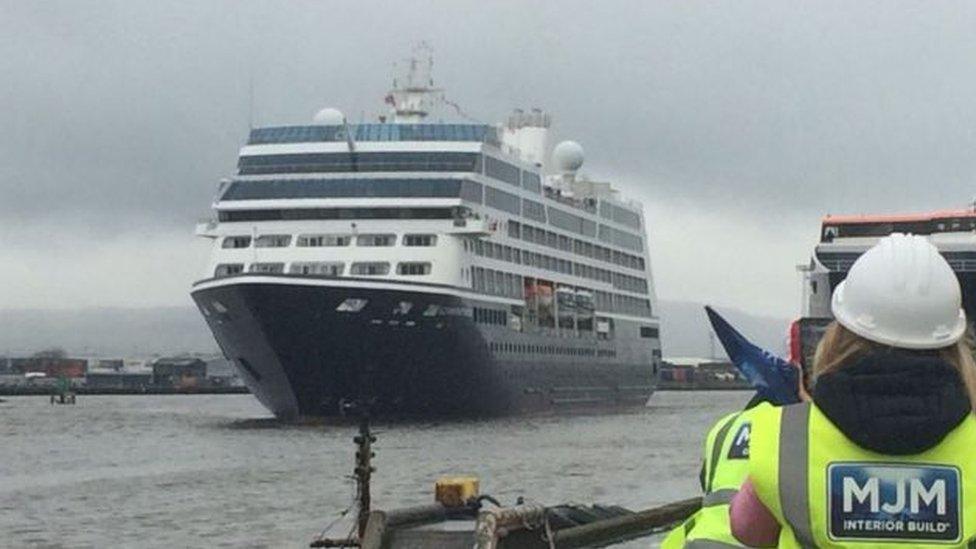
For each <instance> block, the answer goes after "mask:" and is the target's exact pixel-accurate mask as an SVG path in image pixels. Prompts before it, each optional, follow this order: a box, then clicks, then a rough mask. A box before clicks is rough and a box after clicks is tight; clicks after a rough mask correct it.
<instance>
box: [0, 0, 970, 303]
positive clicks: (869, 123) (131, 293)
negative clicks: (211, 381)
mask: <svg viewBox="0 0 976 549" xmlns="http://www.w3.org/2000/svg"><path fill="white" fill-rule="evenodd" d="M974 28H976V4H973V3H964V2H955V3H948V2H945V3H941V2H891V1H884V2H869V1H858V2H850V1H849V0H845V1H838V2H827V1H818V2H804V3H791V2H784V1H782V0H771V1H768V2H747V1H742V0H736V1H734V2H732V1H729V2H717V1H714V0H709V1H702V2H696V1H689V0H676V1H673V2H665V1H654V2H648V1H637V2H609V1H600V2H585V3H584V2H580V3H574V2H567V1H559V2H551V3H540V2H526V1H524V0H520V1H512V2H500V1H491V2H485V1H472V2H461V1H456V0H452V1H449V2H448V1H441V2H409V1H398V2H389V1H385V2H364V1H356V2H325V1H315V2H313V1H294V2H283V1H280V0H279V1H274V2H270V1H269V2H230V1H226V2H218V1H203V0H193V1H187V2H159V1H153V2H150V1H146V2H142V1H136V0H121V1H115V2H112V1H105V0H100V1H98V2H82V1H77V0H72V1H64V2H43V1H28V2H25V1H18V0H0V264H2V268H0V308H34V307H43V308H49V307H56V308H76V307H88V306H99V305H101V306H147V305H182V304H189V303H190V301H189V297H188V290H189V287H190V284H191V283H192V281H193V280H194V279H196V278H199V277H200V276H199V275H201V273H202V270H203V264H204V261H205V258H206V254H207V247H206V243H205V242H202V241H197V240H196V239H195V238H194V237H193V234H192V233H193V225H194V223H195V222H196V221H197V220H198V219H201V218H205V217H207V216H209V210H208V208H209V204H210V200H211V198H212V196H213V193H214V190H215V187H216V185H217V182H218V181H219V179H220V178H221V177H226V176H228V175H230V174H231V173H232V172H233V169H234V166H235V162H236V152H237V148H238V147H239V146H240V144H241V143H242V141H243V140H244V138H245V137H246V133H247V128H248V124H249V120H250V119H253V121H254V123H255V124H292V123H295V124H300V123H305V122H308V121H309V120H310V118H311V115H312V114H313V113H314V112H315V111H316V110H317V109H319V108H320V107H323V106H334V107H338V108H340V109H342V110H343V111H344V112H346V113H347V115H348V116H349V118H350V119H352V120H354V121H358V120H359V119H360V117H362V116H365V117H366V118H368V119H371V118H372V117H374V116H375V115H376V113H378V112H379V111H380V110H381V108H382V106H383V105H382V98H383V95H384V93H385V91H386V89H387V87H388V86H389V83H390V77H391V63H392V62H393V61H394V60H397V59H399V58H402V57H404V56H405V55H406V54H407V53H408V52H409V49H410V46H411V45H412V44H413V43H414V42H416V41H418V40H427V41H428V42H429V43H430V44H431V45H432V46H433V48H434V50H435V73H434V77H435V80H436V81H437V83H438V84H439V85H442V86H444V87H445V88H447V91H448V94H449V96H450V97H451V98H452V99H453V100H454V101H457V102H458V103H460V104H461V105H462V106H463V107H464V108H465V110H467V111H468V112H470V113H472V114H473V115H475V116H476V117H478V118H479V119H482V120H485V121H492V122H494V121H500V120H502V119H504V117H505V116H506V114H507V113H508V112H509V110H510V109H511V108H513V107H526V108H528V107H533V106H539V107H543V108H545V109H547V110H548V111H549V112H551V113H552V115H553V118H554V129H555V131H556V133H557V136H558V138H572V139H575V140H577V141H579V142H580V143H582V144H583V146H584V148H585V149H586V155H587V161H586V166H585V168H584V171H585V172H586V173H588V174H590V175H591V176H593V177H595V178H598V179H609V180H612V181H614V182H615V183H616V184H617V185H618V186H619V187H620V188H622V189H623V191H624V192H625V193H626V194H629V195H631V196H634V197H636V198H639V199H641V200H642V201H644V202H645V210H646V213H647V217H648V222H649V225H650V242H651V246H652V247H651V254H652V265H653V270H654V276H655V281H656V285H657V290H658V295H659V297H661V298H664V299H682V300H695V301H707V302H711V303H716V304H720V305H728V306H735V307H738V308H741V309H743V310H746V311H750V312H753V313H756V314H766V315H775V316H793V315H794V314H795V313H796V312H797V309H798V306H799V279H798V276H797V274H796V272H795V266H796V264H797V263H802V262H804V261H806V259H807V258H808V257H809V254H810V251H811V249H812V246H813V244H814V243H815V241H816V237H817V233H818V225H819V221H820V217H821V216H822V215H823V214H824V213H827V212H833V213H857V212H893V211H912V210H925V209H933V208H941V207H956V206H963V205H966V204H967V203H968V202H969V201H970V200H971V199H972V197H973V195H974V194H976V186H973V185H972V184H971V182H972V181H973V176H974V174H976V154H974V152H976V135H974V129H976V70H974V69H976V33H974V32H973V29H974ZM250 79H253V83H254V84H253V89H254V94H253V96H254V101H253V105H254V108H253V111H252V112H250V113H249V108H248V105H249V99H248V98H249V93H248V89H249V84H248V82H249V80H250Z"/></svg>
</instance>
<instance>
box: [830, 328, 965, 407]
mask: <svg viewBox="0 0 976 549" xmlns="http://www.w3.org/2000/svg"><path fill="white" fill-rule="evenodd" d="M970 341H971V337H968V336H967V337H965V338H963V339H961V340H959V342H958V343H955V344H953V345H949V346H948V347H943V348H941V349H936V351H937V352H938V354H939V357H940V358H942V360H945V361H946V362H948V363H949V364H951V365H952V366H953V367H954V368H955V369H956V371H958V372H959V377H960V378H961V379H962V382H963V385H965V387H966V394H967V395H968V396H969V403H970V406H971V407H972V408H973V410H974V411H976V360H974V359H973V346H972V344H971V343H970ZM886 347H887V346H886V345H882V344H881V343H875V342H873V341H870V340H867V339H864V338H863V337H861V336H859V335H857V334H855V333H854V332H852V331H850V330H848V329H847V328H845V327H843V326H841V325H840V324H838V323H837V322H833V323H831V324H830V326H828V327H827V331H826V332H824V335H823V338H821V339H820V343H819V344H818V345H817V352H816V353H815V354H814V357H813V378H814V380H816V378H818V377H820V376H822V375H823V374H826V373H830V372H834V371H837V370H840V369H842V368H845V367H847V366H852V365H854V364H855V363H856V362H857V359H859V358H861V357H863V356H865V355H867V354H869V353H871V352H872V351H876V350H880V349H884V348H886Z"/></svg>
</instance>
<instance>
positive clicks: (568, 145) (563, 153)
mask: <svg viewBox="0 0 976 549" xmlns="http://www.w3.org/2000/svg"><path fill="white" fill-rule="evenodd" d="M552 162H553V164H555V165H556V169H557V170H559V171H560V172H575V171H576V170H578V169H580V166H582V165H583V147H582V146H580V144H579V143H577V142H575V141H563V142H562V143H560V144H558V145H556V148H555V149H553V150H552Z"/></svg>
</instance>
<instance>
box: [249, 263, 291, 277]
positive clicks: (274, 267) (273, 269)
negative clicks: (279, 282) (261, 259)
mask: <svg viewBox="0 0 976 549" xmlns="http://www.w3.org/2000/svg"><path fill="white" fill-rule="evenodd" d="M248 270H249V271H250V272H252V273H270V274H277V273H283V272H285V264H284V263H251V266H250V267H249V268H248Z"/></svg>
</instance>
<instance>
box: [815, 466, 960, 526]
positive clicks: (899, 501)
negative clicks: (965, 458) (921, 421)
mask: <svg viewBox="0 0 976 549" xmlns="http://www.w3.org/2000/svg"><path fill="white" fill-rule="evenodd" d="M827 484H828V486H827V490H828V493H829V505H830V508H829V513H830V536H831V537H832V538H833V539H898V540H938V541H956V540H958V539H959V536H960V532H961V531H962V525H961V520H962V517H961V516H960V506H959V502H960V500H961V497H962V494H961V493H960V491H961V486H960V484H959V470H958V469H956V468H955V467H945V466H937V465H919V466H906V465H887V464H878V463H835V464H831V465H830V467H829V468H828V469H827Z"/></svg>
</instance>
